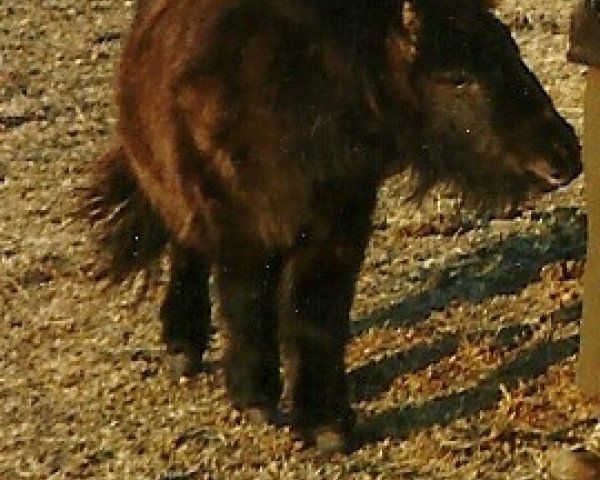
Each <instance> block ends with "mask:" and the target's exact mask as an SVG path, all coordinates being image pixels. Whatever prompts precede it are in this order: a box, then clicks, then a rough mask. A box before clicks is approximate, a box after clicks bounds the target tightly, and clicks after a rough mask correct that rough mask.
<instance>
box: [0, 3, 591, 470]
mask: <svg viewBox="0 0 600 480" xmlns="http://www.w3.org/2000/svg"><path fill="white" fill-rule="evenodd" d="M573 3H574V1H573V0H547V1H544V2H540V1H537V0H505V1H504V2H503V3H502V5H501V7H500V9H499V13H500V15H501V16H502V17H503V18H504V19H505V20H506V21H507V22H509V23H510V25H511V26H512V27H513V30H514V34H515V37H516V38H517V40H518V42H519V43H520V45H521V46H522V49H523V53H524V55H525V58H526V60H527V62H528V64H529V65H530V66H531V67H532V68H533V69H534V71H535V72H536V73H537V74H538V75H539V76H540V78H541V80H542V82H543V83H544V85H545V86H546V87H547V88H548V90H549V92H550V94H551V95H552V97H553V98H554V100H555V102H556V104H557V106H558V107H559V108H560V110H561V111H562V112H563V113H564V115H565V116H566V117H567V118H568V119H569V120H571V121H572V122H573V123H574V124H575V125H576V126H577V128H578V129H580V128H581V117H582V109H581V105H582V101H581V99H582V91H583V77H582V70H581V69H580V68H578V67H575V66H572V65H567V64H566V63H565V61H564V56H565V50H566V45H567V39H566V32H567V28H568V14H569V11H570V9H571V7H572V5H573ZM131 9H132V6H131V2H127V1H119V0H88V1H79V0H46V1H44V2H37V1H34V0H2V2H1V3H0V199H1V202H0V478H2V479H16V478H28V479H29V478H32V479H50V478H52V479H59V478H73V479H80V478H115V479H165V480H167V479H170V480H175V479H178V480H182V479H195V478H207V479H229V478H236V479H270V478H272V479H279V478H286V479H287V478H289V479H296V478H297V479H321V478H327V479H339V478H352V479H376V478H377V479H423V480H425V479H444V478H463V479H544V478H548V452H549V451H552V450H553V449H555V448H560V447H568V448H576V447H578V446H580V447H585V448H587V449H589V450H592V451H596V452H598V451H600V427H599V426H598V425H599V423H598V418H599V416H600V412H599V411H598V407H597V406H594V405H593V404H591V403H588V402H586V400H585V399H584V398H582V397H581V395H580V394H579V393H578V391H577V389H576V388H575V387H574V385H573V380H574V367H575V360H576V358H575V354H576V352H577V348H578V330H579V319H580V316H581V302H580V297H581V292H582V282H581V272H582V269H583V263H584V260H585V204H584V201H583V198H582V180H581V179H579V180H577V181H576V182H575V183H574V184H573V185H571V186H570V187H568V188H566V189H563V190H561V191H559V192H555V193H553V194H552V195H549V196H545V197H543V198H540V199H536V200H535V201H531V202H529V203H528V204H527V205H524V206H523V207H522V208H521V209H519V210H518V211H516V212H514V213H513V214H512V215H510V216H509V217H508V218H494V217H486V218H482V217H475V216H473V214H472V213H470V212H465V211H462V210H461V209H460V204H459V202H458V201H457V200H456V199H455V198H453V197H452V196H451V195H449V194H439V195H432V196H431V198H430V199H429V200H428V201H427V202H426V203H425V205H424V206H423V207H422V208H420V209H416V208H415V207H414V206H410V205H406V204H405V203H403V195H404V193H405V185H404V181H403V179H401V178H396V179H392V180H391V181H389V182H388V183H387V184H386V185H384V186H383V188H382V189H381V200H380V206H379V209H378V211H377V213H376V216H375V226H376V228H375V232H374V235H373V239H372V242H371V245H370V247H369V254H368V258H367V261H366V262H365V265H364V269H363V273H362V276H361V281H360V284H359V286H358V289H357V294H356V301H355V306H354V309H353V323H352V327H353V332H354V337H353V340H352V342H351V344H350V345H349V348H348V363H349V371H350V376H351V382H352V389H353V393H352V398H353V405H354V407H355V409H356V412H357V414H358V415H359V418H360V423H361V426H362V428H364V429H365V430H367V431H369V432H371V433H372V435H373V437H374V439H373V440H372V441H369V442H367V443H366V444H365V445H363V446H362V448H360V449H359V450H357V451H356V452H354V453H352V454H350V455H339V456H334V457H333V458H331V459H327V460H325V459H320V458H318V457H316V456H315V452H312V451H311V450H303V449H301V448H300V445H299V444H297V443H295V442H294V441H293V440H292V438H291V436H290V434H289V432H288V431H287V430H285V429H283V430H281V429H280V430H277V429H275V428H271V427H259V426H253V425H249V424H247V422H246V421H245V419H244V418H243V417H242V416H240V415H239V414H238V413H236V412H234V411H233V410H232V409H231V408H230V406H229V404H228V403H227V400H226V398H225V394H224V389H223V377H222V372H221V369H220V365H219V361H220V358H221V353H222V347H221V340H220V337H219V336H218V335H217V336H216V337H215V341H214V344H213V346H212V348H211V351H210V352H209V355H208V361H209V365H210V366H211V367H212V368H211V369H210V370H209V372H207V373H203V374H201V375H199V376H198V377H197V378H194V379H192V380H189V381H180V380H174V379H172V378H171V376H170V375H169V372H168V370H167V369H166V367H165V364H164V362H163V360H164V358H163V357H164V352H163V349H162V347H161V345H160V342H159V322H158V321H157V319H156V318H157V309H158V305H159V301H158V299H159V298H160V295H161V294H162V291H163V289H164V278H163V277H161V276H160V275H159V276H158V278H157V279H154V280H152V281H151V283H150V286H149V288H148V290H147V291H145V290H143V289H141V288H140V282H139V281H133V282H132V283H131V284H129V285H123V286H121V287H112V286H106V285H102V284H98V283H97V282H94V281H92V280H91V279H90V278H88V275H87V272H88V265H89V263H90V261H91V259H93V257H94V248H95V247H94V246H93V242H92V240H93V239H92V238H90V232H89V230H88V229H87V227H86V225H85V224H84V223H82V222H80V221H79V220H77V219H74V218H73V217H72V215H71V214H70V213H69V212H71V211H72V210H73V209H74V208H75V207H76V206H77V195H76V194H77V191H78V189H80V188H82V187H83V186H85V185H86V182H87V179H88V177H87V175H88V171H89V168H90V166H91V164H92V163H93V162H94V159H95V158H96V157H97V155H98V154H99V153H100V152H102V151H103V149H104V148H106V146H107V145H108V143H109V140H110V132H111V130H112V128H113V124H114V113H115V112H114V107H113V103H112V78H113V71H114V63H115V61H116V59H117V57H118V52H119V48H120V44H121V38H122V34H123V33H124V31H125V30H126V27H127V23H128V21H129V18H130V15H131Z"/></svg>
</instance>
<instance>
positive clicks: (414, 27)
mask: <svg viewBox="0 0 600 480" xmlns="http://www.w3.org/2000/svg"><path fill="white" fill-rule="evenodd" d="M400 14H401V15H402V27H403V29H404V31H405V32H406V33H407V34H408V36H409V37H410V38H411V39H412V40H415V42H416V39H417V37H418V35H419V32H420V30H421V21H420V19H419V14H418V13H417V11H416V9H415V6H414V1H413V0H404V1H403V2H402V8H401V12H400Z"/></svg>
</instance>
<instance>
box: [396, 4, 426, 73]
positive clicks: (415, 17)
mask: <svg viewBox="0 0 600 480" xmlns="http://www.w3.org/2000/svg"><path fill="white" fill-rule="evenodd" d="M414 3H415V0H403V1H402V2H401V4H400V5H399V11H398V15H399V17H400V18H399V21H398V22H397V23H396V25H397V27H396V34H395V35H394V36H393V37H392V39H391V40H393V41H392V44H393V45H390V47H391V50H392V52H390V53H392V55H393V56H394V57H395V58H396V60H402V61H405V62H409V63H412V62H413V61H414V60H415V58H416V57H417V44H418V40H419V35H420V33H421V17H420V13H419V11H418V10H417V9H416V8H415V5H414Z"/></svg>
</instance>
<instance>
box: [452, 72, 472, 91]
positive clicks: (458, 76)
mask: <svg viewBox="0 0 600 480" xmlns="http://www.w3.org/2000/svg"><path fill="white" fill-rule="evenodd" d="M445 77H446V78H445V81H446V83H449V84H451V85H453V86H455V87H457V88H463V87H466V86H468V85H470V84H472V83H473V81H474V80H473V78H472V77H471V76H470V75H469V74H468V73H467V72H463V71H456V72H449V73H448V74H447V75H446V76H445Z"/></svg>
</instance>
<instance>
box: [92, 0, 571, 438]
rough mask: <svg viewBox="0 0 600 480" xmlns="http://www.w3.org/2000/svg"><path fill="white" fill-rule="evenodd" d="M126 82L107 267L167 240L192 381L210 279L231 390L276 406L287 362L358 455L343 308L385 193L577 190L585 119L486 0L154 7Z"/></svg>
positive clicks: (109, 209)
mask: <svg viewBox="0 0 600 480" xmlns="http://www.w3.org/2000/svg"><path fill="white" fill-rule="evenodd" d="M142 3H143V5H141V8H140V9H139V12H138V14H137V15H136V17H135V19H134V22H133V25H132V28H131V32H130V33H129V37H128V39H127V41H126V44H125V47H124V51H123V57H122V61H121V65H120V72H119V76H118V97H117V102H118V107H119V118H118V128H117V131H116V136H115V140H114V145H113V147H112V148H111V149H110V150H109V151H108V152H107V153H106V154H105V155H104V157H103V158H102V159H101V161H100V163H99V165H98V169H97V172H96V175H95V184H94V186H93V187H92V189H91V192H90V195H89V198H88V203H87V209H88V213H87V214H88V215H89V216H90V217H91V218H92V219H93V220H94V221H95V222H98V223H99V224H100V225H101V226H104V227H105V230H104V234H103V241H104V243H105V244H106V245H107V246H108V248H109V251H110V252H112V264H111V269H112V272H113V273H115V274H117V276H118V275H124V274H127V273H129V272H131V271H133V270H135V269H140V268H144V267H145V266H147V265H148V264H149V263H150V262H151V261H152V260H153V259H155V258H157V257H158V256H159V255H160V254H161V252H162V251H163V248H164V247H165V246H166V245H167V244H169V245H170V249H169V251H168V252H169V255H170V257H171V272H170V275H171V279H170V284H169V288H168V292H167V294H166V298H165V299H164V300H163V304H162V308H161V313H160V315H161V318H162V322H163V339H164V342H165V343H166V344H167V347H168V349H169V351H171V352H174V353H180V354H184V355H185V356H186V358H187V360H188V365H187V369H188V372H190V373H191V372H193V371H194V370H196V369H197V368H198V367H199V365H200V362H201V358H202V354H203V352H204V350H205V348H206V345H207V341H208V334H209V322H210V301H209V294H208V279H209V274H210V273H211V271H213V272H214V273H215V275H216V277H215V279H216V286H217V294H218V299H219V302H220V314H221V317H222V323H223V324H224V325H225V326H226V328H227V329H228V334H229V346H228V353H227V358H226V374H227V384H228V390H229V394H230V397H231V399H232V401H233V403H234V404H235V405H236V406H237V407H240V408H244V409H249V410H251V411H253V412H260V413H262V414H263V415H265V416H266V417H267V418H268V417H271V415H272V414H273V413H274V412H275V411H276V409H277V406H278V402H279V397H280V393H281V389H282V387H281V379H280V373H279V372H280V358H279V356H280V343H283V344H284V345H285V351H286V354H287V355H289V368H288V372H289V378H288V381H289V382H290V385H291V388H290V391H291V396H292V404H293V407H292V421H293V425H294V426H295V427H296V428H297V429H298V431H299V432H300V433H301V434H302V436H303V438H305V439H306V440H307V441H308V442H316V443H317V444H318V446H319V447H320V448H323V449H329V448H332V449H339V448H343V447H344V445H345V444H346V441H347V439H348V438H349V437H350V433H351V430H352V425H353V414H352V411H351V408H350V406H349V401H348V387H347V379H346V373H345V367H344V347H345V344H346V341H347V339H348V334H349V332H348V330H349V328H348V313H349V309H350V304H351V301H352V297H353V292H354V285H355V281H356V276H357V273H358V271H359V267H360V264H361V261H362V260H363V255H364V250H365V246H366V244H367V241H368V239H369V234H370V231H371V223H370V218H371V213H372V212H373V208H374V205H375V197H376V192H377V188H378V186H379V184H380V183H381V182H382V180H384V179H385V178H387V177H388V176H390V175H391V174H394V173H397V172H401V171H403V170H406V169H410V170H411V171H412V172H413V173H414V176H415V179H416V182H417V188H416V191H415V195H417V196H419V195H423V194H425V192H426V191H427V190H428V189H429V188H430V187H432V186H433V185H435V184H438V183H440V182H442V183H448V184H454V185H455V186H456V187H458V188H459V189H460V190H461V191H462V193H463V194H464V196H465V198H467V199H468V200H470V201H471V202H472V203H473V204H475V205H479V206H486V207H487V206H498V205H505V204H508V203H512V202H516V201H518V200H519V199H522V198H524V197H526V196H528V195H530V194H533V193H536V192H541V191H546V190H550V189H553V188H555V187H558V186H560V185H565V184H567V183H568V182H569V181H571V180H572V179H573V178H574V177H575V176H577V175H578V174H579V172H580V169H581V164H580V158H579V144H578V140H577V138H576V136H575V134H574V132H573V129H572V128H571V127H570V126H569V125H568V124H567V123H566V122H565V121H564V120H563V119H562V118H561V117H560V116H559V114H558V113H557V112H556V111H555V109H554V108H553V106H552V103H551V101H550V99H549V97H548V96H547V95H546V93H545V92H544V90H543V89H542V87H541V86H540V84H539V82H538V81H537V79H536V78H535V77H534V76H533V74H532V73H531V72H530V71H529V70H528V69H527V67H526V66H525V65H524V64H523V62H522V60H521V58H520V55H519V52H518V50H517V47H516V46H515V43H514V41H513V40H512V38H511V35H510V32H509V30H508V29H507V28H506V27H505V26H504V25H503V24H502V23H501V22H500V21H499V20H497V19H496V18H495V17H494V16H493V14H492V13H491V12H490V11H489V5H488V4H487V2H484V1H483V0H318V1H317V0H146V1H143V2H142Z"/></svg>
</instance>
